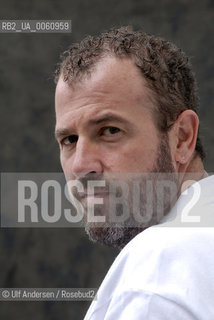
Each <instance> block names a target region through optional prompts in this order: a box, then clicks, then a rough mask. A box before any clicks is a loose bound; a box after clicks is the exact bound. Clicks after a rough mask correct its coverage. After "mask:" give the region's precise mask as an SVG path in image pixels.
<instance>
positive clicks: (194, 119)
mask: <svg viewBox="0 0 214 320" xmlns="http://www.w3.org/2000/svg"><path fill="white" fill-rule="evenodd" d="M175 125H176V126H175V127H176V138H177V139H176V146H175V161H176V162H177V164H179V165H186V164H188V163H189V161H190V160H191V157H192V155H193V153H194V151H195V145H196V140H197V135H198V126H199V119H198V116H197V114H196V113H195V112H194V111H193V110H185V111H183V112H182V113H181V114H180V115H179V117H178V119H177V120H176V122H175Z"/></svg>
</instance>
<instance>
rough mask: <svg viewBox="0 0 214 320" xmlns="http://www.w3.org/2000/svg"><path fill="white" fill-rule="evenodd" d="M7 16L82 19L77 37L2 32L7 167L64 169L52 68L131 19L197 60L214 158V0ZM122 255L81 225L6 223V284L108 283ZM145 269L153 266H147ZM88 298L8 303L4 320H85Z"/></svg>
mask: <svg viewBox="0 0 214 320" xmlns="http://www.w3.org/2000/svg"><path fill="white" fill-rule="evenodd" d="M0 17H1V19H72V24H73V31H72V34H0V95H1V100H0V101H1V105H0V121H1V123H0V130H1V135H0V136H1V139H0V144H1V145H0V149H1V154H0V163H1V172H14V171H19V172H35V171H36V172H47V171H48V172H54V171H55V172H56V171H59V170H61V169H60V164H59V159H58V157H59V152H58V147H57V144H56V143H55V141H54V136H53V131H54V123H55V118H54V117H55V116H54V84H53V81H52V73H53V70H54V67H55V64H56V63H57V61H58V57H59V54H60V52H62V51H63V50H65V49H66V48H67V47H68V46H69V45H70V44H71V42H75V41H78V40H80V39H82V38H83V37H84V36H85V35H87V34H97V33H99V32H100V31H104V30H105V29H108V28H109V27H112V26H121V25H127V24H131V25H133V26H134V28H135V29H144V30H145V31H146V32H149V33H152V34H155V35H160V36H162V37H165V38H167V39H168V40H172V41H173V42H175V43H176V44H177V45H178V46H180V47H181V48H182V49H183V50H184V51H185V52H186V53H187V54H188V55H189V56H191V57H192V64H193V67H194V70H195V72H196V76H197V80H198V85H199V93H200V98H201V109H200V116H201V132H202V136H203V141H204V144H205V147H206V150H207V152H208V156H207V161H206V168H207V170H208V171H213V160H214V150H213V142H214V130H213V120H214V105H213V104H214V92H213V86H214V69H213V66H214V59H213V53H214V37H213V31H214V26H213V21H214V1H213V0H203V1H201V0H195V1H194V0H174V1H172V0H171V1H170V0H162V1H156V0H132V1H131V0H118V1H115V0H108V1H106V0H104V1H98V0H91V1H87V0H76V1H74V0H61V1H57V0H52V1H51V0H46V1H44V0H43V1H39V0H37V1H29V0H19V1H17V0H7V1H6V0H5V1H3V0H1V1H0ZM116 254H117V252H116V251H114V250H112V249H109V248H105V247H103V246H101V245H95V244H92V243H90V242H89V241H88V239H87V236H86V235H85V234H84V231H83V230H80V229H63V230H62V229H48V230H47V229H30V230H29V229H19V230H17V229H16V230H15V229H1V230H0V287H98V286H99V284H100V282H101V280H102V278H103V277H104V275H105V273H106V271H107V269H108V267H109V266H110V264H111V262H112V260H113V259H114V257H115V255H116ZM142 272H143V271H142ZM87 307H88V303H85V302H72V303H68V302H65V303H62V302H56V303H50V302H49V303H47V302H46V303H45V302H41V303H40V302H34V303H33V302H25V303H24V302H22V303H20V302H16V303H10V302H4V303H2V302H1V303H0V319H4V320H7V319H9V320H10V319H17V318H18V319H22V320H25V319H31V320H37V319H38V320H40V319H45V320H48V319H56V320H58V319H75V320H79V319H82V318H83V315H84V313H85V311H86V309H87Z"/></svg>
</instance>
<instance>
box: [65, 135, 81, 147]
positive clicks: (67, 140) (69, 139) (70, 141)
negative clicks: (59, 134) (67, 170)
mask: <svg viewBox="0 0 214 320" xmlns="http://www.w3.org/2000/svg"><path fill="white" fill-rule="evenodd" d="M77 140H78V136H76V135H72V136H69V137H66V138H64V139H63V140H62V142H61V144H62V145H65V146H70V145H72V144H73V143H76V142H77Z"/></svg>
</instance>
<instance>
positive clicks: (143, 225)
mask: <svg viewBox="0 0 214 320" xmlns="http://www.w3.org/2000/svg"><path fill="white" fill-rule="evenodd" d="M56 82H57V87H56V138H57V140H58V142H59V145H60V157H61V164H62V168H63V171H64V173H65V175H66V178H67V179H68V180H69V179H73V180H75V181H77V182H80V183H81V186H80V185H78V184H77V185H76V188H77V190H76V191H74V194H75V198H76V199H78V201H79V203H81V204H82V206H83V208H84V214H85V216H84V220H85V228H86V231H87V233H88V234H89V236H90V238H91V239H92V240H94V241H99V242H101V243H104V244H107V245H110V246H114V247H118V248H119V249H122V251H121V252H120V254H119V256H118V257H117V259H116V260H115V262H114V263H113V265H112V267H111V268H110V270H109V272H108V274H107V276H106V278H105V279H104V281H103V283H102V285H101V287H100V289H99V291H98V295H97V300H95V301H93V303H92V305H91V307H90V309H89V311H88V313H87V315H86V317H85V319H93V320H94V319H96V320H98V319H99V320H101V319H105V320H110V319H128V320H131V319H135V320H138V319H147V320H148V319H164V320H166V319H182V320H183V319H200V320H201V319H206V320H208V319H209V320H211V319H214V307H213V303H212V297H213V295H214V259H213V258H212V256H213V250H214V233H213V232H212V229H209V228H205V227H207V226H212V225H211V224H212V223H213V220H212V215H213V214H214V212H213V207H214V206H213V203H214V201H213V194H214V193H213V191H214V186H213V182H214V179H213V177H208V175H207V173H206V172H205V170H204V166H203V159H204V151H203V147H202V144H201V141H200V137H199V135H198V128H199V120H198V116H197V107H198V97H197V93H196V84H195V79H194V76H193V73H192V71H191V68H190V64H189V62H188V59H187V57H186V56H185V54H184V53H183V52H182V51H181V50H179V49H178V48H176V47H175V46H174V45H173V44H171V43H169V42H167V41H165V40H163V39H160V38H156V37H154V36H149V35H147V34H145V33H142V32H134V31H132V29H131V28H127V27H125V28H124V27H123V28H120V29H113V30H110V31H108V32H106V33H104V34H102V35H101V36H99V37H87V38H86V39H84V40H83V41H82V42H81V43H80V44H75V45H73V46H72V47H71V48H70V49H69V50H68V51H66V53H65V55H64V57H63V59H62V61H61V63H60V64H59V67H58V69H57V71H56ZM162 174H164V178H160V177H161V176H162ZM168 174H169V176H167V175H168ZM118 176H119V177H120V181H122V182H123V183H125V184H126V185H128V187H129V190H130V189H132V188H133V186H136V184H134V181H135V178H136V176H137V178H138V181H140V184H139V185H140V188H139V189H135V192H134V196H133V197H131V196H130V194H126V196H124V203H126V204H127V206H128V207H129V210H128V213H129V214H128V218H127V216H126V218H124V219H117V218H118V217H117V218H116V214H117V213H118V212H116V214H115V216H114V215H112V212H111V208H114V209H115V208H117V207H116V205H115V201H116V200H115V199H116V197H115V194H113V192H112V190H114V191H115V193H116V194H117V196H118V194H119V193H120V192H119V187H118V184H116V187H115V189H114V188H113V189H112V187H111V183H112V181H114V182H115V181H116V179H117V177H118ZM115 177H116V178H115ZM166 177H168V180H167V182H169V184H168V186H169V188H168V189H170V191H168V192H165V193H163V192H162V191H163V188H162V187H163V184H164V183H165V182H166ZM93 180H96V181H100V182H101V181H102V180H103V181H104V182H105V183H104V184H100V187H98V188H97V189H93V192H91V191H90V190H89V191H88V188H89V187H88V184H87V183H88V182H89V181H93ZM148 180H149V181H150V184H149V186H150V188H147V187H148V186H147V185H146V183H147V182H148ZM159 182H161V183H160V184H159ZM123 183H122V184H121V185H122V186H123ZM159 186H161V188H160V187H159ZM171 186H172V188H171ZM174 186H176V188H174ZM107 187H108V188H107ZM122 189H123V188H122ZM94 190H96V191H94ZM109 190H110V191H109ZM136 190H138V191H139V190H140V192H139V195H140V197H141V198H140V199H142V201H141V202H140V204H139V203H138V202H136V201H135V195H136ZM148 190H150V191H148ZM160 190H161V192H160ZM122 191H123V190H122ZM94 192H95V193H94ZM151 193H154V194H155V197H154V198H150V195H151ZM160 195H162V198H163V199H162V198H161V197H160ZM171 195H172V197H171ZM100 198H103V199H104V201H103V202H100V203H102V204H103V207H102V206H101V209H100V208H99V210H98V209H97V211H96V210H95V214H94V216H93V218H94V220H93V219H91V217H90V214H89V216H87V212H90V208H93V209H94V205H93V204H94V201H95V202H96V201H97V200H98V199H100ZM146 198H150V199H149V200H148V199H146ZM112 199H113V200H112ZM160 200H163V201H162V203H161V205H160ZM125 201H126V202H125ZM175 202H176V203H175ZM97 203H98V201H97ZM112 203H113V205H112ZM124 203H122V208H123V209H124V207H126V206H124ZM136 203H138V204H139V205H138V206H136V205H134V204H136ZM148 204H149V205H148ZM151 204H152V210H150V211H149V212H150V214H149V215H147V211H148V207H149V208H150V207H151ZM147 205H148V206H147ZM160 206H161V210H160ZM98 207H99V206H98ZM116 211H117V210H116ZM118 211H119V216H120V217H121V216H122V217H123V210H121V209H118ZM160 211H161V213H160ZM114 213H115V212H114ZM98 216H99V219H98ZM139 216H140V217H141V218H142V219H137V218H136V217H138V218H139ZM96 218H97V219H96ZM198 223H199V224H198ZM183 226H185V227H187V228H183ZM201 226H203V227H204V228H201ZM190 227H191V228H190ZM199 227H200V228H199Z"/></svg>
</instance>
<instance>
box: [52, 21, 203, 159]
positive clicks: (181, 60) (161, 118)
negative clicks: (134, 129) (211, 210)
mask: <svg viewBox="0 0 214 320" xmlns="http://www.w3.org/2000/svg"><path fill="white" fill-rule="evenodd" d="M108 55H113V56H115V57H118V58H130V59H131V60H132V61H133V63H134V64H135V65H136V66H137V67H138V68H139V69H140V71H141V73H142V75H143V76H144V78H145V79H146V81H147V85H148V87H149V88H150V89H151V90H152V93H153V98H154V100H155V106H156V108H155V109H154V114H155V118H156V121H157V126H158V128H159V130H160V131H161V132H165V133H166V132H168V131H169V130H170V128H171V127H172V125H173V123H174V122H175V120H176V119H177V118H178V116H179V114H180V113H181V112H183V111H184V110H186V109H191V110H193V111H195V112H196V113H198V105H199V98H198V94H197V85H196V80H195V76H194V74H193V72H192V68H191V64H190V62H189V59H188V57H187V56H186V55H185V53H184V52H183V51H181V49H179V48H177V47H176V46H175V45H174V44H173V43H171V42H169V41H166V40H164V39H162V38H160V37H156V36H153V35H148V34H146V33H144V32H141V31H133V30H132V28H131V27H121V28H119V29H110V30H109V31H107V32H105V33H102V34H101V35H100V36H94V37H93V36H88V37H86V38H85V39H83V40H82V41H81V42H80V43H75V44H73V45H72V46H71V47H70V48H69V49H68V50H66V51H65V52H64V53H63V54H62V55H61V61H60V63H59V64H58V65H57V68H56V71H55V82H56V83H57V82H58V80H59V77H60V76H62V77H63V80H64V81H65V82H68V83H72V82H74V81H78V80H81V78H82V77H83V76H84V75H86V74H90V73H91V72H92V69H93V67H94V66H95V65H96V63H97V62H98V61H99V60H101V59H102V58H103V57H105V56H108ZM195 150H196V152H197V153H198V154H199V156H200V158H201V159H202V160H203V159H204V158H205V152H204V149H203V146H202V143H201V139H200V137H199V133H198V137H197V141H196V147H195Z"/></svg>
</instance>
